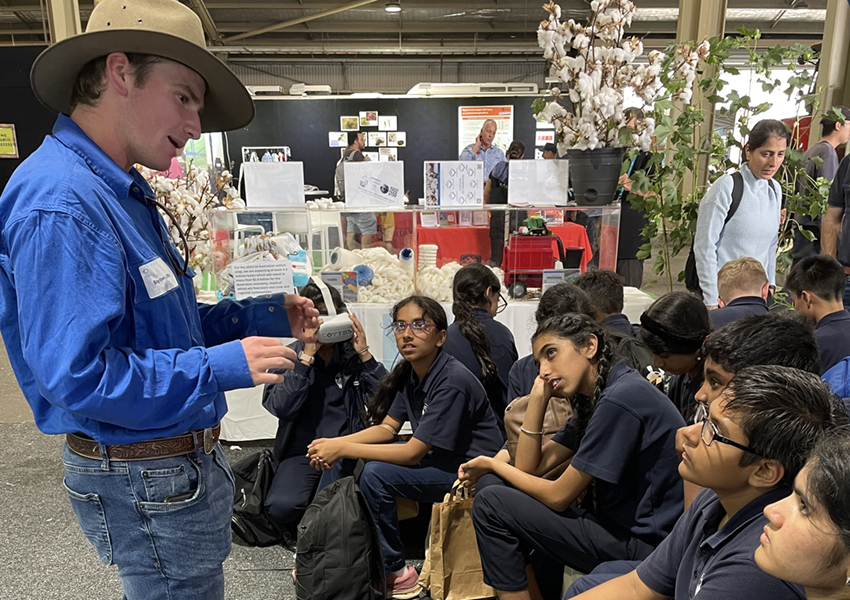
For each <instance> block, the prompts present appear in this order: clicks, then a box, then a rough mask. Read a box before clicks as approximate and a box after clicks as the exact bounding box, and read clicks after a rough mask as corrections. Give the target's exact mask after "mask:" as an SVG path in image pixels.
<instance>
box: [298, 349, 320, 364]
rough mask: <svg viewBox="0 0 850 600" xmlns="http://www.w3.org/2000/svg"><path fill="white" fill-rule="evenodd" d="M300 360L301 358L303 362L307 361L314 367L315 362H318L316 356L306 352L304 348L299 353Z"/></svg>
mask: <svg viewBox="0 0 850 600" xmlns="http://www.w3.org/2000/svg"><path fill="white" fill-rule="evenodd" d="M298 360H300V361H301V362H305V363H307V365H308V366H311V367H312V366H313V363H314V362H316V357H315V356H310V355H309V354H304V351H303V350H302V351H301V352H300V353H299V354H298Z"/></svg>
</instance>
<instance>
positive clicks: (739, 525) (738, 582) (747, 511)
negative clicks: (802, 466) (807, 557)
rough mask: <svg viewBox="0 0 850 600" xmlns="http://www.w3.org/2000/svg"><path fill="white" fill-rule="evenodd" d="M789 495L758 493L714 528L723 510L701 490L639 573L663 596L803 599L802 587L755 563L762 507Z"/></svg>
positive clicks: (719, 599) (722, 599) (714, 599)
mask: <svg viewBox="0 0 850 600" xmlns="http://www.w3.org/2000/svg"><path fill="white" fill-rule="evenodd" d="M788 493H789V490H788V489H787V488H783V489H778V490H774V491H772V492H768V493H766V494H764V495H762V496H759V497H758V498H756V499H755V500H753V501H752V502H750V503H749V504H747V505H746V506H745V507H744V508H742V509H741V510H739V511H738V512H737V513H735V516H733V517H732V518H731V519H729V522H728V523H726V524H725V525H724V526H723V528H722V529H720V530H719V531H718V529H717V527H718V525H720V521H721V520H722V519H723V517H725V516H726V511H725V510H724V509H723V506H722V505H721V504H720V501H719V500H718V499H717V495H716V494H715V493H714V492H713V491H711V490H703V491H701V492H700V493H699V495H697V497H696V499H695V500H694V502H693V504H691V506H690V507H688V510H687V511H685V514H683V515H682V518H681V519H679V522H678V523H676V526H675V527H674V528H673V531H672V532H671V533H670V535H669V536H668V537H667V539H665V540H664V541H663V542H661V545H660V546H658V548H656V550H655V552H653V553H652V554H650V555H649V556H648V557H647V558H646V559H645V560H644V561H643V562H642V563H641V564H640V565H639V566H638V568H637V574H638V577H640V580H641V581H643V582H644V583H645V584H646V585H647V586H648V587H649V588H650V589H652V590H653V591H654V592H656V593H657V594H660V595H662V596H669V597H671V598H675V599H677V600H679V599H682V600H684V599H687V598H694V597H696V598H699V600H727V599H728V598H746V599H747V600H762V599H763V600H805V597H806V595H805V593H804V592H803V588H802V587H801V586H798V585H796V584H793V583H788V582H786V581H782V580H781V579H777V578H775V577H773V576H772V575H768V574H767V573H765V572H764V571H762V570H761V569H759V567H758V565H756V562H755V559H754V558H753V555H754V554H755V551H756V548H758V546H759V536H760V534H761V531H762V528H763V527H764V526H765V525H767V517H765V516H764V514H763V513H762V511H763V510H764V508H765V507H766V506H767V505H768V504H772V503H773V502H777V501H778V500H781V499H782V498H784V497H786V496H787V495H788Z"/></svg>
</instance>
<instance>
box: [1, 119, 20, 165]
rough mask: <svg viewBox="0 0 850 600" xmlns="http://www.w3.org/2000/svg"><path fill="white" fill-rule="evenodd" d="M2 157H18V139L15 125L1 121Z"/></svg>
mask: <svg viewBox="0 0 850 600" xmlns="http://www.w3.org/2000/svg"><path fill="white" fill-rule="evenodd" d="M0 158H18V140H17V138H16V137H15V126H14V125H11V124H6V123H0Z"/></svg>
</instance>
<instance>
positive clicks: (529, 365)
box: [508, 354, 540, 404]
mask: <svg viewBox="0 0 850 600" xmlns="http://www.w3.org/2000/svg"><path fill="white" fill-rule="evenodd" d="M539 374H540V369H538V368H537V365H536V364H534V357H533V356H532V355H531V354H529V355H528V356H523V357H522V358H521V359H519V360H518V361H516V362H515V363H514V366H513V367H511V372H510V373H508V404H510V403H511V402H513V401H514V400H516V399H517V398H521V397H522V396H528V395H529V394H530V393H531V388H533V387H534V380H535V379H537V375H539Z"/></svg>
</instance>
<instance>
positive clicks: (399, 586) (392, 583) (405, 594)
mask: <svg viewBox="0 0 850 600" xmlns="http://www.w3.org/2000/svg"><path fill="white" fill-rule="evenodd" d="M421 592H422V586H420V585H419V574H418V573H417V572H416V569H414V568H413V567H411V566H410V565H406V566H405V567H404V574H403V575H402V576H401V577H396V576H395V575H389V576H388V577H387V598H396V599H397V600H409V599H410V598H416V597H418V596H419V594H420V593H421Z"/></svg>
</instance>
